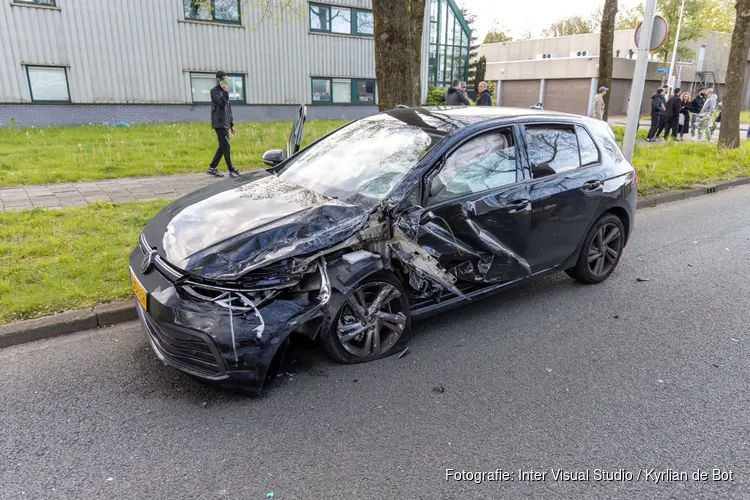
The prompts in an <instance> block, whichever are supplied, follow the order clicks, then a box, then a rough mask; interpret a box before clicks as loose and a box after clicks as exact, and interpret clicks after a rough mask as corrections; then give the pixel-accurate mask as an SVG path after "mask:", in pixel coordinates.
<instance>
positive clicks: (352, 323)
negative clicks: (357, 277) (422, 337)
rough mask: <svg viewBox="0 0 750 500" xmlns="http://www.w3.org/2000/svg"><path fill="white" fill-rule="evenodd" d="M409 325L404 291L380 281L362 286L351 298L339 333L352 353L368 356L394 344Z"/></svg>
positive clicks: (341, 317) (338, 326)
mask: <svg viewBox="0 0 750 500" xmlns="http://www.w3.org/2000/svg"><path fill="white" fill-rule="evenodd" d="M405 325H406V316H405V315H404V312H403V311H402V310H401V292H399V291H398V289H397V288H396V287H394V286H393V285H391V284H390V283H386V282H380V281H378V282H372V283H367V284H365V285H362V286H360V287H358V288H357V289H356V290H354V292H353V293H352V294H351V295H350V296H349V297H348V298H347V300H346V304H345V305H344V309H343V310H342V312H341V315H340V319H339V322H338V325H337V327H336V335H337V336H338V339H339V342H340V343H341V346H342V347H343V348H344V349H345V350H346V351H347V352H348V353H350V354H352V355H354V356H357V357H360V358H366V357H369V356H377V355H379V354H381V353H383V352H386V351H388V350H389V349H390V348H392V347H393V346H394V345H395V344H396V343H397V342H398V340H399V339H400V338H401V336H402V335H403V333H404V326H405Z"/></svg>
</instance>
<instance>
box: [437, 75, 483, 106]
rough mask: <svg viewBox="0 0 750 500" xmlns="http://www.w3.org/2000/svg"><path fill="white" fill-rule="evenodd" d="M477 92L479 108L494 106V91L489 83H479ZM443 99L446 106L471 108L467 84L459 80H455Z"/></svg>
mask: <svg viewBox="0 0 750 500" xmlns="http://www.w3.org/2000/svg"><path fill="white" fill-rule="evenodd" d="M477 92H478V93H477V106H492V91H491V90H490V87H489V85H487V82H479V85H478V86H477ZM443 98H444V99H445V105H446V106H471V101H470V100H469V95H468V89H467V88H466V82H462V81H461V80H458V79H456V80H453V82H452V85H451V87H450V88H449V89H448V91H447V92H446V93H445V96H444V97H443Z"/></svg>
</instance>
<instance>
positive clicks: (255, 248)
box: [130, 108, 635, 394]
mask: <svg viewBox="0 0 750 500" xmlns="http://www.w3.org/2000/svg"><path fill="white" fill-rule="evenodd" d="M464 113H468V114H466V115H461V114H458V115H456V116H451V115H450V113H448V112H446V111H442V112H441V111H440V110H427V109H422V108H409V109H402V110H396V111H393V112H391V113H390V115H391V116H392V117H395V118H396V119H398V120H402V121H403V122H404V123H408V124H414V123H418V124H419V127H422V128H423V129H426V130H427V133H428V134H429V135H430V137H431V138H432V140H433V143H432V146H431V147H430V148H428V149H427V150H426V152H425V153H424V154H423V155H422V157H421V158H420V159H419V161H418V162H417V163H416V164H415V165H414V166H413V168H411V169H410V170H409V171H408V172H407V173H406V174H405V175H404V176H403V178H402V179H401V180H400V182H398V184H397V185H396V186H395V187H394V188H393V189H392V190H391V191H390V192H389V194H388V195H387V196H385V197H383V198H382V199H379V200H374V199H368V198H362V199H358V200H357V202H356V203H352V202H350V201H348V200H347V201H339V200H338V199H336V198H335V197H331V196H326V195H324V194H320V193H318V192H315V191H313V190H310V189H307V188H304V187H302V186H299V185H295V184H290V183H288V182H285V181H283V180H281V179H280V177H279V175H278V173H279V172H281V171H283V169H284V165H285V163H282V164H280V165H279V166H278V167H274V168H273V169H269V170H268V171H261V172H255V173H251V174H247V175H244V176H242V177H240V178H238V179H236V180H229V181H224V182H220V183H216V184H213V185H211V186H208V187H206V188H203V189H201V190H198V191H196V192H194V193H191V194H189V195H187V196H185V197H183V198H181V199H179V200H177V201H175V202H173V203H172V204H170V205H169V206H167V207H166V208H164V209H163V210H162V211H161V212H160V213H159V214H158V215H157V216H156V217H155V218H154V219H153V220H152V221H151V222H149V224H148V225H147V226H146V228H145V229H144V231H143V234H142V237H141V243H140V245H139V246H138V248H136V249H135V250H134V251H133V253H132V254H131V257H130V267H131V272H132V275H133V276H134V279H135V280H137V281H138V283H139V284H140V285H141V286H143V287H144V288H145V289H146V291H147V292H148V303H147V306H146V308H145V309H144V308H143V307H141V306H140V305H139V306H138V310H139V316H140V318H141V322H142V323H143V325H144V328H145V330H146V332H147V335H148V338H149V342H150V343H151V345H152V347H153V348H154V350H155V351H156V352H157V354H158V355H159V357H160V358H161V359H162V361H164V362H165V363H167V364H170V365H172V366H175V367H176V368H179V369H181V370H183V371H186V372H188V373H191V374H193V375H195V376H198V377H201V378H203V379H207V380H215V381H219V382H221V383H222V385H224V386H227V387H232V388H236V389H241V390H244V391H246V392H250V393H255V394H257V393H258V392H259V391H260V389H261V387H262V385H263V381H264V379H265V377H266V373H267V371H268V370H269V367H271V363H272V361H273V360H274V359H275V358H276V359H278V356H277V354H278V353H279V351H280V349H281V350H282V351H283V348H284V347H285V346H286V345H287V344H288V337H289V335H290V334H291V333H293V332H297V333H301V334H304V335H307V336H309V337H311V338H315V337H316V336H318V335H327V334H329V333H330V331H331V324H332V322H333V321H334V320H335V317H336V315H337V312H338V311H339V310H340V308H341V305H342V304H343V302H344V300H345V297H346V296H347V294H349V293H350V292H351V291H352V289H353V287H354V286H355V285H356V284H357V283H359V282H361V281H362V280H363V279H365V278H366V277H368V276H371V275H373V274H374V273H377V272H379V271H383V270H389V271H392V272H393V273H394V274H395V275H396V276H398V277H399V279H401V280H402V282H403V283H404V284H405V286H406V287H407V290H409V293H410V297H409V302H410V304H412V314H413V315H414V316H420V315H422V314H427V313H432V312H437V311H438V310H440V309H441V308H442V307H444V308H448V307H452V306H455V305H457V304H458V303H460V302H462V301H465V300H470V299H471V298H473V297H479V296H481V295H483V294H486V293H491V292H494V291H497V290H500V289H502V288H505V287H507V286H510V285H512V284H514V283H516V282H518V281H520V280H523V279H525V278H528V277H530V276H534V275H540V274H544V273H546V272H549V271H550V270H554V269H561V268H565V266H569V265H570V264H571V262H572V259H574V258H575V256H576V255H577V252H578V246H579V245H580V240H581V238H582V236H581V234H585V231H587V230H588V227H589V226H590V225H591V224H592V223H593V220H595V218H596V216H597V214H600V213H602V212H604V211H606V210H608V209H611V208H613V207H615V208H616V207H619V208H620V209H622V210H625V211H627V213H628V215H629V217H630V218H631V219H632V213H633V210H634V206H635V189H634V187H633V184H634V183H633V182H631V180H632V167H631V166H630V165H629V164H627V162H626V161H625V160H624V158H623V157H622V155H621V154H620V153H619V150H618V149H617V147H616V145H615V146H614V148H612V144H614V142H613V141H611V140H610V139H609V138H608V137H607V131H605V130H604V129H597V128H596V127H594V129H595V130H592V134H593V135H594V136H596V137H597V139H598V140H599V141H609V142H607V144H606V145H604V146H602V145H600V148H601V149H602V150H603V152H602V156H603V160H606V161H602V165H603V166H602V167H601V168H600V169H599V171H598V172H597V173H596V174H595V176H596V178H597V179H600V180H601V187H602V189H597V190H596V192H595V193H591V194H588V195H587V194H585V193H584V194H581V191H580V190H578V189H577V188H578V187H580V186H579V185H580V184H581V183H582V182H583V181H584V179H586V180H590V178H591V175H588V176H586V175H585V172H584V173H583V174H582V173H581V172H583V171H584V170H586V169H579V170H576V171H573V172H571V173H570V174H569V175H562V174H561V175H558V176H555V177H554V179H552V178H551V179H548V180H546V181H544V180H543V179H541V180H539V179H537V180H533V179H531V176H530V175H529V168H530V167H529V164H528V159H527V158H526V157H525V155H524V153H523V147H522V146H523V143H522V142H520V141H523V134H522V131H521V130H520V128H518V125H515V124H514V123H515V121H516V120H515V119H514V118H513V117H508V116H500V117H496V118H495V119H494V120H493V119H492V117H490V118H489V119H488V118H487V116H486V115H479V114H475V112H474V111H473V110H468V111H464ZM561 116H564V118H558V117H555V121H560V120H563V121H565V120H573V121H572V123H575V124H580V123H581V121H580V120H576V119H573V118H570V117H566V116H565V115H561ZM304 117H305V113H304V112H303V110H302V109H301V111H300V120H299V121H298V122H297V123H296V124H295V127H294V131H293V133H292V138H291V139H290V144H291V145H288V146H287V152H288V155H289V154H291V155H292V157H294V156H293V155H294V153H295V152H296V151H297V150H298V149H299V142H300V141H301V130H302V128H303V126H304ZM544 117H546V118H544ZM534 119H537V120H539V119H541V120H544V119H549V117H548V116H547V115H544V116H543V117H532V118H531V120H534ZM524 120H528V118H527V117H524ZM587 124H588V123H587ZM500 126H504V127H512V128H513V129H514V134H516V136H517V137H518V138H519V139H520V141H519V148H518V149H519V151H521V155H520V161H519V164H518V165H519V168H518V172H517V175H518V182H516V183H513V184H510V185H506V186H503V187H500V188H496V189H491V190H488V191H487V192H485V193H482V194H481V195H469V196H466V197H464V198H459V199H453V200H450V201H447V202H443V203H436V204H431V203H430V202H429V200H427V196H426V190H425V186H426V185H427V183H428V182H429V180H430V179H431V178H432V176H433V175H434V173H435V172H436V171H438V170H439V168H440V166H441V159H442V158H444V157H445V155H446V154H448V152H449V151H451V148H455V145H457V144H461V143H462V142H463V141H465V140H466V139H467V138H470V137H472V136H473V135H476V134H477V133H478V132H481V131H483V130H488V129H492V128H493V127H495V128H497V127H500ZM294 141H296V145H295V144H294ZM589 174H590V172H589ZM628 175H630V176H631V177H628ZM541 181H544V182H541ZM571 185H573V186H574V188H573V189H571ZM571 207H572V208H571ZM629 227H630V228H632V222H631V223H630V225H629ZM551 228H552V229H551ZM626 236H627V235H626ZM558 247H560V248H558ZM553 248H556V250H557V253H555V252H553V251H552V249H553ZM550 254H553V255H554V258H553V257H550ZM543 257H544V258H543ZM134 286H135V285H134Z"/></svg>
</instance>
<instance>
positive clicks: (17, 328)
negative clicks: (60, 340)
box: [0, 300, 138, 349]
mask: <svg viewBox="0 0 750 500" xmlns="http://www.w3.org/2000/svg"><path fill="white" fill-rule="evenodd" d="M137 317H138V316H137V314H136V312H135V306H134V305H133V301H132V300H126V301H123V302H113V303H110V304H102V305H99V306H96V307H89V308H86V309H77V310H74V311H68V312H64V313H60V314H54V315H52V316H45V317H42V318H37V319H28V320H24V321H18V322H17V323H10V324H8V325H0V349H2V348H4V347H11V346H14V345H18V344H24V343H26V342H34V341H35V340H44V339H50V338H52V337H59V336H60V335H68V334H70V333H76V332H82V331H84V330H93V329H94V328H100V327H103V326H112V325H116V324H118V323H124V322H126V321H132V320H134V319H136V318H137Z"/></svg>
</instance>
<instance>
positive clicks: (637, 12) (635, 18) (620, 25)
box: [615, 4, 644, 30]
mask: <svg viewBox="0 0 750 500" xmlns="http://www.w3.org/2000/svg"><path fill="white" fill-rule="evenodd" d="M643 14H644V8H643V4H640V5H638V6H636V7H633V8H631V9H625V10H618V11H617V17H616V18H615V30H634V29H636V28H637V27H638V23H640V22H641V21H642V20H643Z"/></svg>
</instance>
